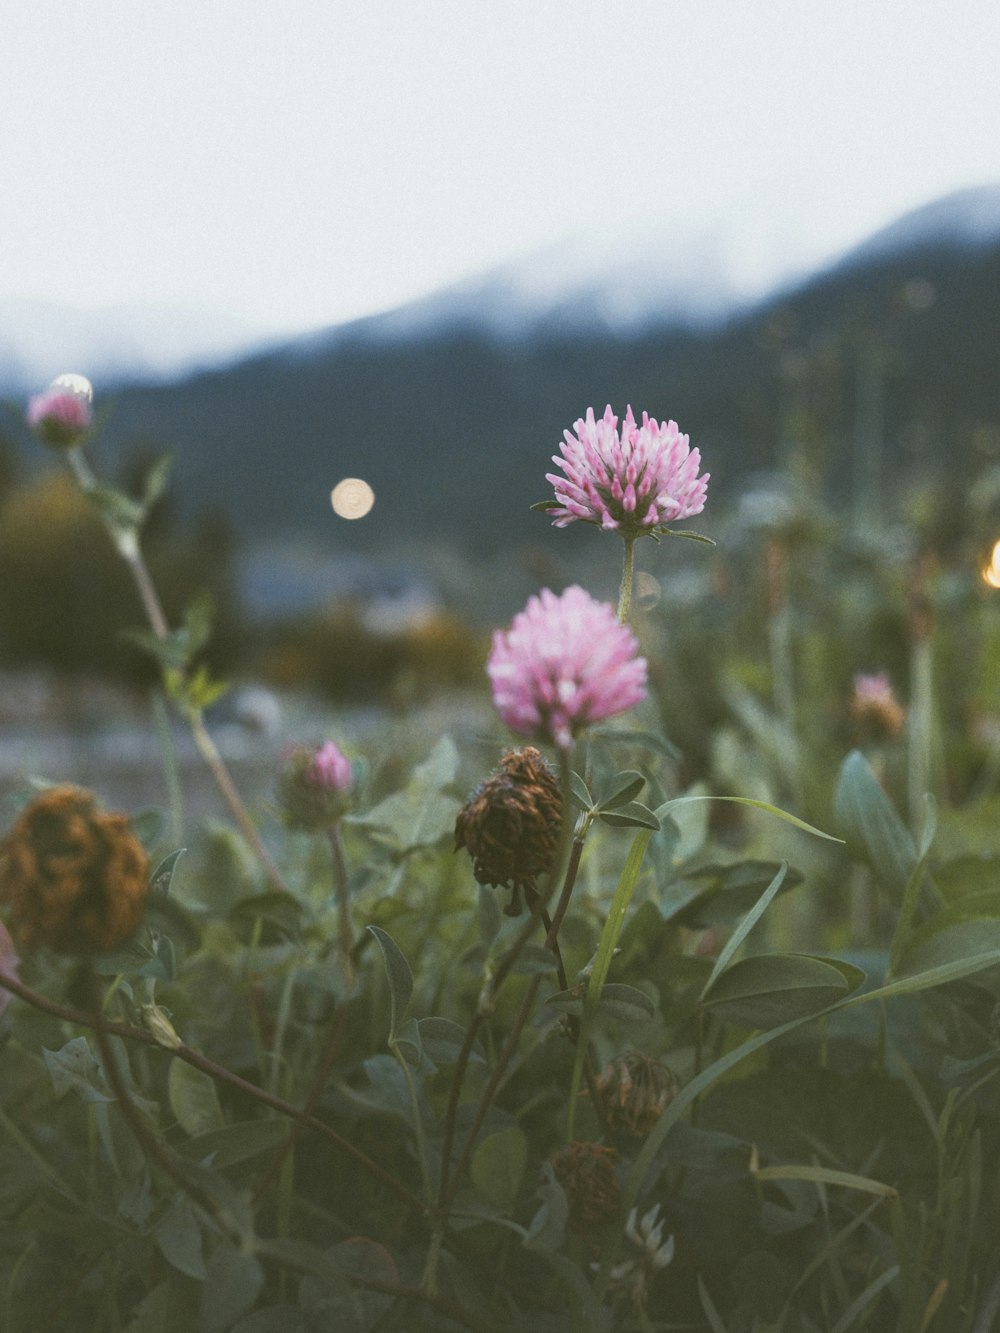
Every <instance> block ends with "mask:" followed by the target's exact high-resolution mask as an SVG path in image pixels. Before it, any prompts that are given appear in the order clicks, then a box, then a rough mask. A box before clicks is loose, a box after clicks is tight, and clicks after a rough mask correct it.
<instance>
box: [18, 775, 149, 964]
mask: <svg viewBox="0 0 1000 1333" xmlns="http://www.w3.org/2000/svg"><path fill="white" fill-rule="evenodd" d="M148 881H149V858H148V857H147V855H146V852H145V850H144V848H143V846H142V844H141V843H140V842H139V840H138V838H136V837H135V835H134V834H133V833H132V831H131V829H130V828H129V822H128V819H127V818H126V817H125V815H120V814H106V813H105V812H103V811H101V810H99V809H98V808H97V802H96V800H95V799H94V796H93V794H92V793H91V792H89V791H84V790H82V789H81V788H79V787H69V786H66V787H52V788H50V789H49V790H48V791H45V792H43V793H42V794H41V795H40V796H36V797H35V799H34V800H33V801H31V802H30V803H29V804H28V805H27V806H26V807H25V809H24V810H23V811H22V813H21V816H20V818H19V819H18V820H17V822H16V823H15V824H14V826H13V827H12V828H11V830H10V831H9V833H8V834H7V836H6V837H5V838H4V839H3V840H2V841H0V903H5V904H7V905H8V906H9V908H10V915H9V918H8V919H9V923H10V929H11V934H12V935H13V937H14V940H15V941H16V942H17V943H18V944H19V945H20V946H21V947H22V948H23V949H26V950H31V949H34V948H38V947H39V946H46V947H48V948H50V949H55V950H57V951H58V952H59V953H69V954H94V953H110V952H111V951H112V950H113V949H117V948H118V947H119V946H120V945H122V944H124V943H125V942H126V941H127V940H128V939H129V938H130V937H131V936H132V935H133V934H134V933H135V931H136V929H137V927H138V926H139V923H140V921H141V920H142V914H143V911H144V909H145V905H146V895H147V891H148Z"/></svg>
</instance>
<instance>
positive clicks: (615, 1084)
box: [596, 1051, 679, 1138]
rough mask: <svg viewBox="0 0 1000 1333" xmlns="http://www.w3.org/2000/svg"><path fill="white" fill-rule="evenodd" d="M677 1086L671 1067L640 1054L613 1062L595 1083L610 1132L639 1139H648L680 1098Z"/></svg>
mask: <svg viewBox="0 0 1000 1333" xmlns="http://www.w3.org/2000/svg"><path fill="white" fill-rule="evenodd" d="M678 1086H679V1085H678V1082H677V1075H676V1074H675V1073H674V1071H673V1070H672V1069H671V1068H670V1067H669V1065H665V1064H661V1063H660V1061H659V1060H654V1059H653V1057H652V1056H651V1055H640V1054H639V1053H638V1052H637V1051H629V1052H627V1054H625V1055H623V1056H621V1058H620V1059H618V1060H613V1061H612V1062H611V1064H609V1065H608V1066H607V1068H606V1069H604V1070H603V1071H602V1072H601V1073H600V1074H599V1075H598V1076H597V1079H596V1087H597V1094H598V1096H599V1097H600V1099H601V1109H602V1111H603V1112H604V1121H605V1123H606V1124H607V1126H608V1128H609V1129H615V1130H624V1131H625V1132H626V1133H628V1134H634V1135H635V1136H636V1138H645V1137H646V1135H647V1134H648V1133H649V1132H650V1130H651V1129H652V1128H653V1126H654V1125H655V1124H656V1122H657V1120H659V1118H660V1116H661V1115H662V1114H663V1112H664V1111H665V1110H666V1109H667V1107H668V1106H669V1105H670V1103H671V1102H672V1101H673V1100H674V1098H675V1097H676V1096H677V1090H678Z"/></svg>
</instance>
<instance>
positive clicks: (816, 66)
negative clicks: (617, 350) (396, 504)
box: [0, 0, 1000, 332]
mask: <svg viewBox="0 0 1000 1333" xmlns="http://www.w3.org/2000/svg"><path fill="white" fill-rule="evenodd" d="M0 34H2V35H0V63H2V74H0V179H2V182H3V185H2V195H0V299H5V298H29V299H42V300H52V301H56V302H60V303H67V304H71V305H74V306H78V307H83V308H92V307H102V306H114V305H121V304H144V305H163V304H169V305H173V306H181V307H195V308H201V309H205V310H208V311H211V312H215V313H217V314H218V315H220V316H226V317H227V318H228V317H234V316H235V317H237V318H239V319H241V320H245V321H247V323H248V324H249V325H252V326H254V327H255V328H260V329H264V330H267V331H282V332H298V331H305V330H308V329H312V328H315V327H318V326H322V325H326V324H331V323H336V322H339V321H341V320H344V319H348V318H352V317H354V316H357V315H360V314H364V313H369V312H374V311H377V310H380V309H384V308H387V307H390V306H392V305H395V304H397V303H399V302H401V301H404V300H406V299H408V298H410V297H413V296H417V295H420V294H423V293H425V292H428V291H431V290H434V289H435V288H437V287H439V286H441V285H443V284H445V283H448V282H450V281H453V280H455V279H457V278H461V277H464V276H467V275H470V274H473V273H476V272H478V271H481V270H483V269H485V268H488V267H489V266H491V265H494V264H497V263H500V262H503V261H505V260H508V259H511V258H514V257H516V256H519V255H522V254H525V253H529V252H531V251H533V250H535V249H537V248H539V247H542V246H545V245H547V244H550V243H551V242H553V241H557V240H560V239H561V238H564V237H567V236H572V235H575V234H577V233H581V232H584V233H590V232H598V233H602V234H604V235H605V236H607V234H608V233H609V232H610V231H617V230H621V231H622V233H623V234H624V235H629V234H631V230H632V229H633V228H636V227H638V228H639V229H641V230H643V231H645V232H647V233H649V232H651V231H653V230H655V229H657V228H660V227H662V228H663V229H664V232H665V233H666V234H673V232H674V231H676V230H677V229H678V228H680V229H682V230H684V229H690V230H692V231H701V230H704V231H706V232H708V231H710V230H712V229H713V228H715V229H716V230H717V231H718V230H719V229H721V232H722V233H724V235H725V237H726V238H727V244H728V246H729V249H728V257H729V261H730V262H731V263H732V264H733V265H734V269H735V272H734V275H733V276H735V277H737V278H742V279H744V280H746V281H749V282H751V283H752V282H753V281H755V280H756V279H757V278H759V277H760V276H761V275H763V276H765V277H766V276H768V275H769V274H770V273H772V272H776V273H777V272H780V271H781V269H782V268H783V266H791V267H797V266H800V265H802V264H808V263H811V262H813V261H814V260H822V259H824V258H827V257H831V256H833V255H835V254H836V253H838V252H839V251H840V250H841V249H843V248H846V247H847V246H849V245H850V244H852V243H853V242H854V241H857V240H860V239H862V238H863V237H864V236H865V235H867V234H868V233H869V232H870V231H872V230H874V229H875V228H877V227H879V226H881V225H882V224H883V223H886V222H888V221H891V220H892V219H893V218H894V217H896V216H897V215H898V214H900V213H902V212H904V211H906V210H908V209H910V208H913V207H916V206H919V205H920V204H922V203H924V202H927V201H929V200H931V199H933V198H935V197H937V196H940V195H942V194H945V193H947V192H950V191H952V190H955V189H958V188H961V187H964V186H967V185H977V184H986V183H993V182H996V181H1000V77H998V73H997V60H998V53H1000V5H998V4H997V3H996V0H959V2H957V3H956V0H889V2H888V3H880V2H879V0H825V3H821V0H773V2H772V0H726V2H724V3H723V2H721V0H613V3H611V2H610V0H609V2H608V3H595V2H594V0H503V2H501V0H496V2H491V0H364V2H363V3H361V2H358V3H355V0H269V2H268V3H263V2H262V0H158V2H157V0H143V2H141V3H121V2H120V0H115V2H114V3H112V2H111V0H89V2H87V0H7V3H6V4H5V5H4V14H3V20H2V24H0ZM747 275H748V276H747Z"/></svg>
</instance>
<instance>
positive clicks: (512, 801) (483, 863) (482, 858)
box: [455, 746, 562, 916]
mask: <svg viewBox="0 0 1000 1333" xmlns="http://www.w3.org/2000/svg"><path fill="white" fill-rule="evenodd" d="M561 821H562V794H561V792H560V790H559V782H558V780H557V778H556V776H555V774H554V773H553V772H552V770H551V769H550V768H549V766H548V764H546V762H545V760H544V759H543V758H542V755H541V754H540V753H539V751H538V750H536V749H534V748H533V747H532V746H526V747H525V748H524V749H521V750H511V751H509V752H508V753H507V754H505V755H504V757H503V759H502V760H501V761H500V767H499V769H498V771H497V772H496V773H494V774H493V776H492V777H489V778H487V779H486V780H485V782H481V783H480V784H479V786H478V787H477V788H476V790H475V791H474V792H473V793H472V795H471V796H470V797H469V799H468V801H467V802H466V803H465V805H463V806H462V808H461V810H460V811H459V812H458V818H457V819H456V820H455V849H456V851H457V850H458V848H459V847H464V848H465V849H466V851H467V852H468V853H469V855H470V856H471V857H472V860H473V874H474V875H475V877H476V881H477V883H479V884H491V885H494V886H500V887H504V888H510V889H512V890H513V893H512V895H511V901H510V903H509V904H508V906H507V908H506V909H505V910H506V911H507V913H508V915H511V916H516V915H517V913H518V912H520V910H521V898H520V895H521V890H522V889H523V890H524V891H525V893H526V894H527V895H528V897H529V900H530V898H531V896H532V895H533V894H534V893H535V891H536V881H537V878H538V876H539V875H545V874H547V873H549V872H550V871H551V870H552V869H553V864H552V863H553V861H554V860H555V857H556V854H557V852H558V848H559V830H560V826H561Z"/></svg>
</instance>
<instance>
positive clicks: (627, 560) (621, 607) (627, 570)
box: [618, 537, 635, 625]
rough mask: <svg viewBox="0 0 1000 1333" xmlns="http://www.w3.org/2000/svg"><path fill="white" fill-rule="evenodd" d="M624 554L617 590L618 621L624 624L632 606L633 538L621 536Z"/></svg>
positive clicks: (633, 575)
mask: <svg viewBox="0 0 1000 1333" xmlns="http://www.w3.org/2000/svg"><path fill="white" fill-rule="evenodd" d="M622 540H623V542H624V544H625V555H624V559H623V560H622V583H621V588H620V589H619V592H618V623H619V624H620V625H624V624H625V622H626V620H628V613H629V610H630V608H631V606H632V583H633V581H634V578H635V538H634V537H623V538H622Z"/></svg>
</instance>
